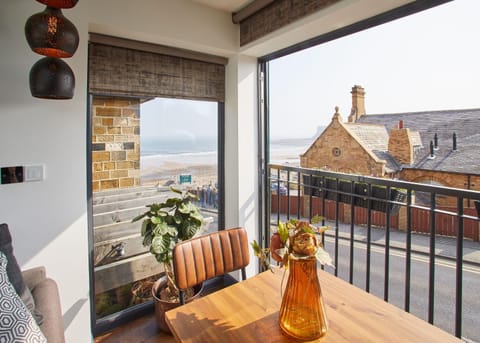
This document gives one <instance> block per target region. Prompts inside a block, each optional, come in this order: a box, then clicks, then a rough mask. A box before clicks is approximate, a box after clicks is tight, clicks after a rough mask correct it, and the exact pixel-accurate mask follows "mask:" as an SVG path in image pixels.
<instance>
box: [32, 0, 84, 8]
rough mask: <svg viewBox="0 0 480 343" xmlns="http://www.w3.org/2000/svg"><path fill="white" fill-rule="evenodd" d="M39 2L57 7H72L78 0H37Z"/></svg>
mask: <svg viewBox="0 0 480 343" xmlns="http://www.w3.org/2000/svg"><path fill="white" fill-rule="evenodd" d="M37 1H38V2H40V3H42V4H44V5H47V6H50V7H55V8H72V7H73V6H75V5H76V4H77V2H78V0H37Z"/></svg>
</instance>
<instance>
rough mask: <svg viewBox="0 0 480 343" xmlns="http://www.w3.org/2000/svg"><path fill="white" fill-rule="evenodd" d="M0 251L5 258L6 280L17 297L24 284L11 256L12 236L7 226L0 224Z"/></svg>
mask: <svg viewBox="0 0 480 343" xmlns="http://www.w3.org/2000/svg"><path fill="white" fill-rule="evenodd" d="M0 251H1V252H3V253H4V254H5V256H6V257H7V261H8V264H7V274H8V279H9V280H10V282H11V283H12V285H13V287H14V288H15V291H16V292H17V294H18V295H21V294H22V293H23V291H24V290H25V283H24V282H23V277H22V272H21V271H20V267H19V266H18V263H17V259H16V258H15V255H14V254H13V245H12V236H11V235H10V231H9V230H8V225H7V224H5V223H4V224H0Z"/></svg>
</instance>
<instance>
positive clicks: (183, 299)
mask: <svg viewBox="0 0 480 343" xmlns="http://www.w3.org/2000/svg"><path fill="white" fill-rule="evenodd" d="M178 297H179V298H180V305H184V304H185V292H184V291H182V290H179V291H178Z"/></svg>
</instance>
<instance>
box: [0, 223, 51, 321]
mask: <svg viewBox="0 0 480 343" xmlns="http://www.w3.org/2000/svg"><path fill="white" fill-rule="evenodd" d="M0 252H2V253H3V254H4V255H5V256H6V258H7V275H8V280H9V281H10V283H11V284H12V285H13V287H14V289H15V291H16V292H17V294H18V295H19V296H20V299H21V300H22V301H23V303H24V304H25V305H26V306H27V308H28V310H29V311H30V312H31V313H32V315H33V317H34V318H35V321H36V322H37V324H39V325H40V324H42V320H43V317H42V314H41V313H40V312H39V311H38V310H36V309H35V301H34V300H33V297H32V293H31V292H30V290H29V289H28V288H27V287H26V286H25V282H24V280H23V276H22V272H21V270H20V267H19V266H18V262H17V259H16V257H15V255H14V254H13V245H12V236H11V235H10V231H9V229H8V225H7V224H0Z"/></svg>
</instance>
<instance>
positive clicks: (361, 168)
mask: <svg viewBox="0 0 480 343" xmlns="http://www.w3.org/2000/svg"><path fill="white" fill-rule="evenodd" d="M337 115H338V116H337ZM300 166H301V167H303V168H317V169H325V170H331V171H336V172H342V173H350V174H361V175H374V176H380V177H383V176H384V175H385V166H384V164H383V163H380V162H377V161H376V160H375V159H374V158H373V157H372V156H371V155H370V154H368V153H367V152H366V151H365V149H364V148H363V147H362V146H361V145H360V144H359V143H358V142H357V141H356V140H355V139H353V138H352V136H351V135H350V134H349V133H348V131H347V130H346V129H345V127H344V126H343V124H342V119H341V117H340V114H339V113H336V114H335V115H334V120H332V123H331V124H330V125H329V126H328V127H327V128H326V129H325V130H324V131H323V133H322V134H321V136H320V137H319V138H318V139H317V140H316V141H315V142H314V143H313V145H312V146H311V147H310V149H309V150H308V151H307V152H306V153H304V154H303V155H301V156H300Z"/></svg>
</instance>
